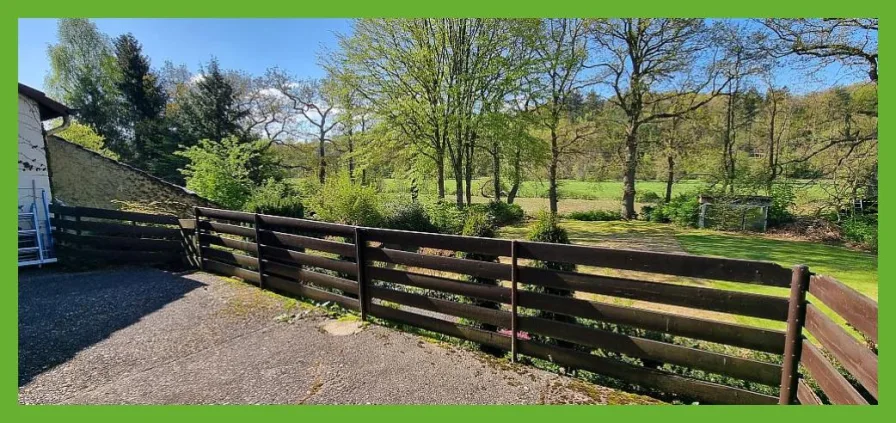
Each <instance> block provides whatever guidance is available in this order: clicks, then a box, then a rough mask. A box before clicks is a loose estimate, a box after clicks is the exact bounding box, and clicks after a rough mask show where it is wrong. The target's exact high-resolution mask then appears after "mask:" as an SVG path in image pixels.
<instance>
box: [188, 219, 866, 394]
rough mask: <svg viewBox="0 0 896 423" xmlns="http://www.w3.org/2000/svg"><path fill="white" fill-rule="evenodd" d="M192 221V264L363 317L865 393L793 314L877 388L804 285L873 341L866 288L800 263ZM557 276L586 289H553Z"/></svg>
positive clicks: (693, 378) (686, 379)
mask: <svg viewBox="0 0 896 423" xmlns="http://www.w3.org/2000/svg"><path fill="white" fill-rule="evenodd" d="M194 226H195V227H196V228H197V234H198V240H199V249H198V254H199V262H200V263H201V267H202V268H203V269H204V270H207V271H211V272H215V273H219V274H224V275H230V276H236V277H239V278H241V279H244V280H246V281H248V282H251V283H254V284H257V285H259V286H261V287H262V288H267V289H273V290H278V291H283V292H286V293H291V294H297V295H301V296H304V297H307V298H311V299H314V300H318V301H327V302H331V303H335V304H339V305H341V306H342V307H345V308H346V309H350V310H355V311H358V312H360V314H361V316H362V318H364V319H368V318H370V317H376V318H379V319H384V320H388V321H392V322H397V323H400V324H405V325H409V326H413V327H416V328H420V329H425V330H427V331H432V332H437V333H441V334H444V335H448V336H451V337H455V338H460V339H464V340H468V341H472V342H475V343H478V344H481V345H484V346H488V347H492V348H497V349H502V350H507V351H510V352H511V354H512V357H513V358H514V359H516V357H517V356H518V355H525V356H529V357H533V358H537V359H542V360H549V361H552V362H554V363H557V364H558V365H561V366H565V367H567V368H574V369H582V370H588V371H591V372H594V373H598V374H601V375H604V376H609V377H611V378H615V379H618V380H620V381H624V382H627V383H632V384H636V385H640V386H643V387H647V388H652V389H656V390H659V391H662V392H666V393H672V394H678V395H681V396H683V397H687V398H692V399H696V400H698V401H701V402H707V403H720V404H778V403H780V404H795V403H803V404H814V403H821V400H820V399H819V397H818V396H816V395H815V393H814V392H813V391H812V389H811V388H810V387H809V385H808V383H807V381H806V379H803V378H801V377H800V372H799V366H800V365H803V366H805V368H806V370H808V372H807V373H808V374H809V375H811V376H812V378H813V379H814V380H815V381H817V385H818V386H819V387H820V388H821V391H823V393H824V396H826V397H827V399H828V401H829V402H831V403H835V404H839V403H867V401H864V400H863V396H862V395H861V394H860V393H859V392H858V391H857V389H856V387H855V386H854V385H856V384H854V383H850V382H849V381H848V380H847V379H846V378H845V377H844V376H843V375H842V374H841V372H839V371H837V370H836V368H835V367H834V364H833V363H832V361H830V360H828V359H827V358H825V356H824V355H822V354H821V353H820V350H819V348H818V347H816V346H814V345H813V344H812V343H810V342H804V340H805V334H804V333H803V332H804V329H805V331H806V332H808V333H811V334H812V335H813V336H815V337H817V339H818V341H819V342H820V344H821V346H822V347H823V348H824V349H825V350H828V351H830V353H831V354H832V355H833V356H834V358H836V360H837V361H839V362H840V363H841V364H842V366H843V368H844V369H845V370H846V371H848V372H849V373H851V374H852V375H854V376H855V379H856V380H857V381H858V382H859V383H860V384H861V386H864V387H865V388H867V392H869V393H870V394H871V395H872V396H873V397H874V398H875V399H876V397H877V355H876V353H875V352H872V351H871V350H869V349H868V348H866V347H864V346H863V345H861V344H859V343H858V341H857V340H856V339H855V338H854V337H852V336H851V335H849V334H848V333H847V332H846V331H845V330H844V329H843V328H842V327H840V326H839V325H837V324H835V323H834V322H833V321H832V320H830V318H828V317H827V316H826V315H825V314H824V313H822V312H820V311H819V309H818V308H816V306H815V305H814V304H812V303H810V302H809V301H808V300H806V292H809V293H810V294H812V295H813V296H815V297H816V298H818V300H820V301H821V302H824V303H825V304H827V305H828V306H829V307H830V308H831V309H832V310H833V311H834V312H837V313H839V314H840V315H842V316H843V317H844V318H845V319H846V320H847V321H849V322H850V323H852V324H853V325H854V326H855V327H856V328H857V329H859V330H860V331H862V332H865V333H866V334H868V335H869V336H871V337H872V339H874V341H875V342H876V338H877V335H876V327H877V323H876V322H877V305H876V303H874V302H873V301H871V300H868V299H867V298H865V297H863V296H861V295H860V294H858V293H856V292H855V291H852V290H851V289H849V288H847V287H845V286H844V285H842V284H841V283H839V282H837V281H835V280H834V279H832V278H829V277H825V276H818V275H811V273H810V272H809V270H808V268H806V267H804V266H796V267H794V268H793V269H786V268H784V267H781V266H779V265H777V264H773V263H767V262H756V261H743V260H732V259H722V258H711V257H699V256H691V255H678V254H661V253H651V252H642V251H628V250H618V249H606V248H596V247H587V246H575V245H558V244H547V243H538V242H527V241H511V240H501V239H491V238H475V237H463V236H451V235H439V234H428V233H418V232H408V231H396V230H387V229H374V228H362V227H354V226H348V225H338V224H331V223H323V222H317V221H310V220H303V219H293V218H284V217H277V216H267V215H259V214H251V213H242V212H234V211H226V210H217V209H207V208H198V209H197V210H196V221H195V224H194ZM457 253H462V254H460V255H459V254H457ZM463 256H465V257H476V258H479V260H476V259H472V258H460V257H463ZM483 258H485V260H483ZM534 261H540V262H562V263H570V264H576V265H580V266H581V265H584V266H594V267H599V268H605V269H616V270H622V271H625V272H624V273H627V274H661V275H672V276H679V277H688V278H699V279H702V280H721V281H729V282H737V283H743V284H759V285H766V286H774V287H780V288H790V289H791V295H790V298H786V297H784V296H772V295H761V294H752V293H746V292H741V291H732V290H722V289H715V288H708V287H702V286H692V285H682V284H672V283H660V282H651V281H647V280H639V278H637V277H631V278H625V277H618V276H601V275H594V274H588V273H582V272H575V271H558V270H548V269H545V268H543V266H541V267H536V266H534V265H533V263H534ZM640 279H647V278H646V277H643V278H640ZM473 280H475V281H476V282H471V281H473ZM483 281H486V282H488V281H493V282H492V283H482V282H483ZM564 291H567V292H568V291H574V292H577V293H585V294H593V295H591V296H588V295H585V297H587V298H581V297H582V295H578V296H562V295H556V294H558V293H562V292H564ZM783 291H784V290H783V289H782V292H783ZM595 297H596V298H598V299H599V300H593V298H595ZM611 297H615V298H622V299H627V300H633V301H643V302H649V303H656V304H662V305H665V306H674V307H678V308H686V309H695V310H704V311H712V312H721V313H726V314H730V315H741V316H749V317H754V318H761V319H766V320H770V321H779V322H787V330H786V331H778V330H769V329H764V328H758V327H753V326H748V325H741V324H735V323H730V322H725V321H719V320H714V319H706V318H697V317H690V316H689V315H688V314H687V313H669V312H664V311H655V310H647V309H644V308H635V307H628V306H622V305H618V304H613V303H611V302H608V301H606V300H605V298H611ZM682 340H684V341H685V342H681V341H682ZM847 341H848V342H847ZM594 351H600V354H601V355H596V354H594V353H593V352H594ZM664 363H665V365H663V364H664ZM647 364H651V366H648V365H647ZM660 367H662V368H660ZM670 369H672V370H670ZM713 375H720V376H725V377H726V378H725V379H723V380H726V381H727V382H726V383H718V382H714V381H713V380H716V381H718V380H719V378H717V377H714V376H713ZM730 382H733V383H730ZM763 386H764V387H765V388H763ZM775 392H780V395H778V396H777V397H776V396H774V395H772V394H774V393H775ZM770 393H771V394H770Z"/></svg>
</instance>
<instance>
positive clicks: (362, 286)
mask: <svg viewBox="0 0 896 423" xmlns="http://www.w3.org/2000/svg"><path fill="white" fill-rule="evenodd" d="M366 246H367V241H366V240H365V239H364V230H363V229H362V228H360V227H355V262H356V263H357V264H358V305H359V308H360V310H361V320H362V321H365V320H367V306H368V304H370V299H369V298H368V295H367V282H366V281H365V279H367V278H366V277H365V273H366V272H365V271H364V268H365V267H366V264H367V263H366V260H365V259H364V247H366Z"/></svg>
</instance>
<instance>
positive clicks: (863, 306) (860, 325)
mask: <svg viewBox="0 0 896 423" xmlns="http://www.w3.org/2000/svg"><path fill="white" fill-rule="evenodd" d="M809 293H810V294H812V295H814V296H815V298H818V299H819V300H821V302H822V303H824V304H825V305H826V306H828V307H830V308H831V310H834V312H835V313H837V314H839V315H840V316H841V317H843V318H844V319H846V321H847V322H849V324H851V325H853V326H854V327H855V328H856V329H858V330H859V332H862V333H864V334H865V335H867V336H868V337H869V338H871V340H872V341H874V342H875V343H876V342H877V302H875V301H874V300H872V299H870V298H868V297H866V296H864V295H862V294H861V293H859V292H858V291H856V290H855V289H852V288H850V287H848V286H846V285H844V284H843V283H842V282H840V281H838V280H836V279H834V278H832V277H830V276H824V275H813V276H812V281H811V282H810V283H809Z"/></svg>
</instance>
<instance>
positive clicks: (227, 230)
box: [199, 220, 255, 239]
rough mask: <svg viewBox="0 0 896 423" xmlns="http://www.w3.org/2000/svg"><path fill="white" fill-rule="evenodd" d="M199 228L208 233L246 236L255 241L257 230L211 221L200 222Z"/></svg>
mask: <svg viewBox="0 0 896 423" xmlns="http://www.w3.org/2000/svg"><path fill="white" fill-rule="evenodd" d="M199 227H200V228H201V229H203V230H206V231H215V232H220V233H224V234H228V235H238V236H244V237H246V238H252V239H255V229H254V228H248V227H245V226H238V225H231V224H228V223H221V222H212V221H209V220H200V221H199Z"/></svg>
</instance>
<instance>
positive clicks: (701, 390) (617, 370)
mask: <svg viewBox="0 0 896 423" xmlns="http://www.w3.org/2000/svg"><path fill="white" fill-rule="evenodd" d="M370 312H371V315H373V316H376V317H379V318H383V319H386V320H392V321H395V322H399V323H403V324H406V325H410V326H414V327H418V328H422V329H426V330H429V331H433V332H438V333H441V334H444V335H448V336H452V337H455V338H460V339H466V340H469V341H472V342H477V343H480V344H484V345H488V346H492V347H496V348H500V349H503V350H509V349H510V346H511V345H510V337H508V336H505V335H501V334H498V333H495V332H491V331H483V330H480V329H476V328H473V327H470V326H466V325H462V324H457V323H453V322H448V321H445V320H441V319H435V318H432V317H427V316H423V315H420V314H415V313H409V312H406V311H402V310H397V309H394V308H390V307H385V306H382V305H379V304H371V307H370ZM519 344H520V345H519V346H520V353H522V354H526V355H530V356H533V357H538V358H542V359H545V360H552V361H556V362H560V363H563V364H567V365H571V366H573V367H575V368H581V369H585V370H589V371H593V372H595V373H600V374H604V375H607V376H610V377H613V378H616V379H621V380H624V381H628V382H633V383H637V384H641V385H644V386H648V387H656V388H660V389H662V390H664V391H666V392H672V393H678V394H685V395H688V396H691V397H696V398H698V399H700V400H702V401H707V402H710V403H722V404H774V403H776V402H777V399H776V398H774V397H770V396H768V395H762V394H758V393H755V392H750V391H746V390H743V389H738V388H732V387H728V386H724V385H718V384H714V383H710V382H703V381H699V380H696V379H691V378H687V377H684V376H678V375H674V374H672V373H668V372H663V371H659V370H653V369H645V368H643V367H638V366H632V365H629V364H625V363H623V362H621V361H618V360H613V359H607V358H602V357H598V356H595V355H590V354H586V353H581V352H578V351H572V350H568V349H565V348H559V347H554V346H548V345H545V344H541V343H537V342H533V341H522V340H521V341H519Z"/></svg>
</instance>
